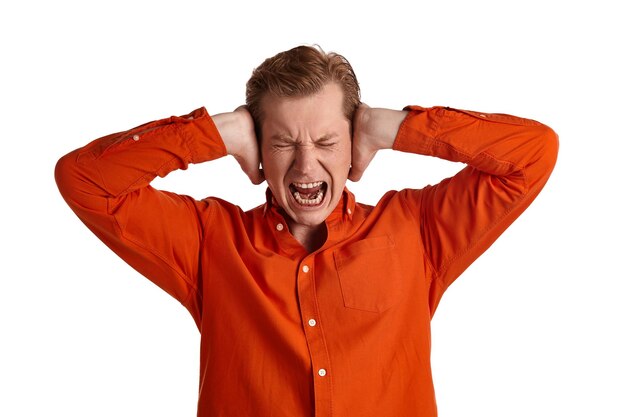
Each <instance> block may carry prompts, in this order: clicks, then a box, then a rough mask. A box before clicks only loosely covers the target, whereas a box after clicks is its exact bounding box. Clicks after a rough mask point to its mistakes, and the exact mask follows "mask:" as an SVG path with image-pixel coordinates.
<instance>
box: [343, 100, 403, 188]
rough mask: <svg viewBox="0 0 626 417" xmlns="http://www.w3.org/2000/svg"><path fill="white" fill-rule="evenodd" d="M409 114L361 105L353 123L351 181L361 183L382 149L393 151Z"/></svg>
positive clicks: (349, 175) (349, 176)
mask: <svg viewBox="0 0 626 417" xmlns="http://www.w3.org/2000/svg"><path fill="white" fill-rule="evenodd" d="M407 114H408V112H406V111H399V110H390V109H381V108H371V107H369V106H368V105H367V104H364V103H361V105H360V106H359V108H358V109H357V110H356V112H355V114H354V119H353V121H352V167H351V168H350V173H349V174H348V179H350V180H351V181H359V180H360V179H361V177H362V176H363V173H364V172H365V169H366V168H367V166H368V165H369V164H370V162H372V159H374V156H375V155H376V152H378V151H379V150H380V149H391V148H392V146H393V142H394V140H395V139H396V135H397V133H398V129H399V128H400V125H401V124H402V121H403V120H404V118H405V117H406V115H407Z"/></svg>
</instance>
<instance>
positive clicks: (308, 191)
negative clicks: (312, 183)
mask: <svg viewBox="0 0 626 417" xmlns="http://www.w3.org/2000/svg"><path fill="white" fill-rule="evenodd" d="M294 188H295V189H296V191H297V192H298V193H299V194H300V196H301V197H302V198H307V199H308V198H311V197H314V196H315V195H316V194H317V193H318V192H319V190H321V189H322V186H321V185H318V186H317V187H313V188H300V187H296V186H294Z"/></svg>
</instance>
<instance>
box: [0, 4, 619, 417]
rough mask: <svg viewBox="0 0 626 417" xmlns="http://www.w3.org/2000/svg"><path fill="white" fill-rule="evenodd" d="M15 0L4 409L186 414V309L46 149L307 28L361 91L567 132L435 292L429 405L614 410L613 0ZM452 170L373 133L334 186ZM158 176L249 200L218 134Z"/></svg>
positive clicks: (474, 412) (194, 366)
mask: <svg viewBox="0 0 626 417" xmlns="http://www.w3.org/2000/svg"><path fill="white" fill-rule="evenodd" d="M8 4H9V2H3V5H2V6H1V7H0V45H1V52H2V53H1V61H2V63H1V64H0V72H1V76H0V87H1V88H0V117H1V124H0V132H1V133H0V136H1V138H2V145H1V149H2V162H1V163H0V170H1V172H0V181H1V188H0V190H1V194H2V197H1V198H2V202H1V204H0V213H1V216H0V222H1V223H0V239H1V244H2V248H1V249H2V251H1V252H0V253H1V255H0V256H1V259H2V264H1V266H2V268H1V270H0V274H1V281H0V338H1V339H0V415H1V416H66V417H70V416H122V417H124V416H194V415H195V407H196V397H197V389H198V344H199V335H198V332H197V330H196V328H195V325H194V323H193V321H192V319H191V317H190V316H189V315H188V313H187V312H186V310H185V309H184V308H183V307H182V306H180V304H178V303H177V302H176V301H174V300H173V299H171V298H169V297H168V296H167V295H166V294H165V293H163V292H162V291H161V290H159V289H158V288H157V287H156V286H154V285H153V284H151V283H150V282H149V281H147V280H146V279H144V278H143V277H141V276H139V275H138V274H137V273H136V272H134V271H133V270H132V269H131V268H129V267H128V266H126V265H125V264H124V263H123V262H122V261H120V260H119V259H117V258H116V256H115V255H113V254H112V253H111V252H109V250H108V249H107V248H106V247H105V246H104V245H103V244H101V243H100V242H99V241H98V240H97V239H96V238H94V237H93V236H92V235H91V233H90V232H89V231H88V230H87V229H86V228H85V227H84V226H83V225H82V224H81V223H80V222H79V221H78V220H77V218H76V217H75V216H74V214H73V213H72V212H71V211H70V210H69V209H68V208H67V207H66V206H65V204H64V202H63V201H62V199H61V197H60V196H59V194H58V192H57V190H56V186H55V184H54V180H53V168H54V164H55V162H56V160H57V159H58V158H59V157H60V156H61V155H63V154H65V153H67V152H69V151H70V150H72V149H74V148H77V147H79V146H82V145H84V144H86V143H87V142H88V141H89V140H91V139H94V138H97V137H100V136H103V135H105V134H108V133H112V132H114V131H120V130H125V129H128V128H130V127H133V126H135V125H139V124H141V123H144V122H147V121H149V120H153V119H158V118H162V117H167V116H170V115H173V114H176V115H179V114H185V113H187V112H189V111H191V110H193V109H195V108H197V107H200V106H206V107H207V109H208V110H209V112H210V113H219V112H224V111H229V110H232V109H234V108H235V107H236V106H238V105H239V104H241V103H242V102H243V100H244V85H245V82H246V81H247V79H248V77H249V75H250V73H251V71H252V69H253V68H254V67H255V66H256V65H258V64H259V63H260V62H261V61H262V60H263V59H264V58H266V57H269V56H271V55H274V54H275V53H277V52H279V51H281V50H284V49H288V48H291V47H293V46H296V45H299V44H312V43H318V44H320V45H321V46H322V47H323V48H324V49H325V50H332V51H337V52H340V53H342V54H344V55H345V56H346V57H347V58H348V59H349V60H350V61H351V63H352V64H353V66H354V68H355V70H356V72H357V76H358V77H359V81H360V83H361V87H362V91H363V100H364V101H365V102H366V103H368V104H370V105H371V106H376V107H392V108H401V107H403V106H404V105H407V104H419V105H422V106H433V105H447V106H452V107H458V108H465V109H472V110H479V111H484V112H499V113H511V114H516V115H519V116H524V117H529V118H533V119H537V120H540V121H542V122H544V123H546V124H548V125H550V126H551V127H553V128H554V129H555V130H556V131H557V133H559V135H560V144H561V150H560V155H559V161H558V164H557V167H556V169H555V171H554V174H553V176H552V178H551V179H550V181H549V182H548V184H547V186H546V188H545V189H544V192H543V194H541V195H540V196H539V197H538V198H537V200H536V202H535V203H534V204H533V205H532V206H531V207H530V209H529V210H528V211H527V212H526V213H524V214H523V215H522V217H521V218H520V219H519V220H518V221H517V222H516V223H515V224H514V225H513V226H512V227H511V228H510V229H509V230H508V231H507V232H506V233H505V234H504V235H503V237H502V238H501V239H500V240H499V241H498V242H497V243H496V244H495V245H494V246H493V247H492V248H491V249H490V250H489V251H488V252H487V253H486V254H485V255H484V256H483V257H481V258H480V259H479V260H478V261H477V262H475V263H474V265H472V266H471V267H470V268H469V269H468V270H467V272H466V273H465V274H464V275H463V276H462V277H461V278H460V279H459V280H458V281H457V282H456V283H455V284H454V285H453V286H452V287H451V288H450V290H449V291H448V292H447V294H446V295H445V296H444V298H443V300H442V302H441V304H440V307H439V310H438V311H437V314H436V315H435V318H434V320H433V335H434V336H433V337H434V340H433V358H432V360H433V371H434V379H435V386H436V391H437V398H438V405H439V411H440V415H441V416H443V417H456V416H481V417H488V416H498V417H501V416H524V417H526V416H551V417H552V416H604V417H612V416H615V417H617V416H620V417H624V416H626V360H625V359H624V354H625V352H626V330H625V327H626V325H625V319H626V302H624V299H625V297H626V284H625V279H626V273H625V272H624V268H623V261H622V260H623V258H624V256H625V254H624V249H625V245H624V236H625V233H626V227H625V222H624V213H625V212H626V210H625V204H624V196H623V193H624V172H623V168H622V159H623V157H622V155H623V153H624V151H625V150H626V146H625V139H626V137H625V136H626V134H625V133H624V130H625V123H624V122H625V121H626V119H625V117H624V110H625V108H624V95H625V93H626V88H625V82H624V74H626V67H625V65H624V58H625V56H624V50H625V46H624V45H625V42H624V40H625V39H626V33H625V32H626V30H624V27H625V26H624V13H623V12H618V8H617V6H616V5H617V4H618V2H617V1H615V2H610V1H606V0H605V1H601V0H600V1H595V2H589V1H586V2H582V1H570V2H565V1H554V2H550V1H548V0H542V1H535V0H532V1H529V0H526V1H523V2H522V1H519V2H506V1H502V0H500V1H495V0H494V1H486V0H474V1H435V0H432V1H430V2H424V1H417V0H413V1H406V2H401V1H395V0H386V1H383V2H371V3H369V4H367V5H366V4H362V2H361V3H357V2H355V3H354V4H349V5H348V4H345V3H344V2H341V1H319V0H316V1H310V2H301V1H295V0H291V1H268V0H264V1H258V2H250V4H246V3H243V2H236V1H231V2H227V1H223V2H219V3H217V2H209V1H204V2H201V1H190V0H185V1H180V0H179V1H170V2H165V1H160V0H153V1H150V2H148V1H141V2H136V1H131V0H125V1H120V0H109V1H107V2H104V1H102V2H89V1H74V2H72V1H68V0H57V1H49V2H48V1H21V2H13V3H12V5H8ZM17 4H19V5H17ZM457 169H459V166H457V165H454V164H450V163H447V162H443V161H438V160H435V159H433V158H425V157H419V156H412V155H405V154H400V153H394V152H391V151H390V152H383V153H381V154H379V155H378V156H377V158H376V160H375V161H374V162H373V165H372V166H371V167H370V169H369V170H368V171H367V172H366V174H365V176H364V178H363V180H362V181H361V182H360V183H357V184H348V185H349V187H350V188H351V189H352V190H353V191H354V192H355V194H356V195H357V198H358V199H359V200H360V201H362V202H365V203H374V202H376V201H377V199H378V198H379V197H380V196H381V195H382V193H383V192H384V191H386V190H388V189H391V188H395V189H400V188H403V187H407V186H411V187H414V188H416V187H422V186H424V185H426V184H427V183H433V182H437V181H439V180H440V179H441V178H443V177H445V176H448V175H451V174H452V173H454V172H455V171H456V170H457ZM156 185H158V186H159V187H161V188H166V189H169V190H173V191H177V192H181V193H187V194H190V195H193V196H194V197H197V198H202V197H204V196H206V195H215V196H220V197H222V198H225V199H227V200H229V201H232V202H235V203H237V204H239V205H241V206H242V207H243V208H245V209H248V208H251V207H253V206H256V205H257V204H259V203H261V202H262V199H263V192H264V188H265V186H257V187H254V186H252V185H251V184H249V183H248V182H247V178H246V177H245V176H244V174H243V173H242V172H241V171H240V170H239V168H238V166H237V164H236V162H235V161H234V159H232V158H230V157H228V158H223V159H221V160H219V161H216V162H213V163H210V164H202V165H198V166H193V167H190V168H189V169H188V170H187V171H185V172H176V173H173V174H172V175H170V176H169V177H168V178H167V179H165V180H158V181H157V182H156ZM400 417H403V416H400Z"/></svg>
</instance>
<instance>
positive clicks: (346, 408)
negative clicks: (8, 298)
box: [56, 47, 558, 417]
mask: <svg viewBox="0 0 626 417" xmlns="http://www.w3.org/2000/svg"><path fill="white" fill-rule="evenodd" d="M359 97H360V95H359V87H358V83H357V80H356V77H355V75H354V73H353V71H352V68H351V67H350V65H349V63H348V62H347V61H346V60H345V59H344V58H343V57H342V56H340V55H336V54H326V53H324V52H322V51H320V50H318V49H316V48H311V47H298V48H294V49H292V50H289V51H286V52H282V53H280V54H278V55H276V56H275V57H272V58H269V59H268V60H266V61H265V62H263V63H262V65H261V66H259V67H258V68H257V69H255V71H254V72H253V74H252V78H251V79H250V80H249V82H248V85H247V107H241V108H239V109H237V110H236V111H234V112H232V113H225V114H218V115H214V116H209V115H208V114H207V112H206V110H204V109H203V108H202V109H198V110H195V111H193V112H192V113H190V114H188V115H186V116H182V117H171V118H169V119H163V120H158V121H155V122H151V123H147V124H145V125H142V126H139V127H136V128H134V129H131V130H128V131H126V132H121V133H116V134H112V135H109V136H106V137H103V138H100V139H97V140H95V141H93V142H91V143H90V144H88V145H87V146H85V147H83V148H81V149H78V150H75V151H73V152H71V153H70V154H68V155H66V156H64V157H63V158H61V160H60V161H59V163H58V164H57V170H56V179H57V183H58V185H59V189H60V190H61V193H62V194H63V197H64V198H65V200H66V201H67V203H68V204H69V205H70V207H71V208H72V210H74V211H75V212H76V214H77V215H78V216H79V217H80V219H81V220H82V221H83V222H85V224H86V225H87V226H88V227H89V228H90V229H91V230H92V231H93V232H94V233H95V234H96V235H97V236H98V237H99V238H100V239H102V240H103V241H104V242H105V243H106V244H107V245H108V246H109V247H110V248H111V249H112V250H114V251H115V252H116V253H117V254H118V255H119V256H120V257H122V258H123V259H124V260H125V261H126V262H128V263H129V264H130V265H132V266H133V267H134V268H136V269H137V270H138V271H139V272H141V273H142V274H143V275H145V276H146V277H148V278H149V279H150V280H152V281H153V282H154V283H156V284H157V285H159V286H160V287H161V288H163V289H164V290H165V291H167V292H168V293H169V294H171V295H172V296H173V297H175V298H176V299H177V300H179V301H180V302H181V303H182V304H183V305H184V306H185V307H186V308H187V309H188V310H189V311H190V313H191V315H192V316H193V318H194V320H195V321H196V324H197V325H198V328H199V330H200V332H201V336H202V338H201V354H200V366H201V369H200V376H201V378H200V393H199V404H198V415H199V416H253V415H254V416H274V417H279V416H285V417H287V416H288V417H293V416H313V415H315V416H318V417H322V416H324V417H326V416H359V417H365V416H377V417H379V416H394V417H396V416H435V415H436V406H435V397H434V392H433V384H432V378H431V370H430V319H431V317H432V314H433V313H434V311H435V309H436V307H437V304H438V302H439V300H440V298H441V296H442V294H443V292H444V291H445V289H446V288H447V287H448V286H449V285H450V284H451V283H452V282H453V281H454V280H455V279H456V278H457V277H458V276H459V275H460V274H461V272H462V271H464V270H465V269H466V268H467V267H468V266H469V265H470V264H471V263H472V262H473V261H474V260H475V259H476V258H477V257H478V256H479V255H480V254H482V253H483V252H484V251H485V250H486V249H487V248H488V247H489V246H490V245H491V244H492V243H493V241H494V240H495V239H496V238H497V237H498V236H499V235H500V234H501V233H502V232H503V231H504V230H505V229H506V228H507V227H508V226H509V225H510V224H511V223H512V222H513V221H514V220H515V218H517V216H519V215H520V214H521V213H522V211H523V210H524V209H525V208H526V207H528V205H529V204H530V203H531V201H532V200H533V199H534V198H535V196H536V195H537V194H538V193H539V191H540V190H541V188H542V187H543V186H544V184H545V183H546V181H547V179H548V176H549V175H550V172H551V171H552V168H553V166H554V163H555V160H556V154H557V148H558V143H557V136H556V135H555V133H554V132H553V131H552V130H551V129H550V128H548V127H546V126H544V125H542V124H540V123H538V122H535V121H532V120H527V119H521V118H518V117H514V116H508V115H502V114H484V113H476V112H471V111H465V110H455V109H450V108H443V107H433V108H421V107H418V106H410V107H408V108H406V110H404V111H395V110H387V109H374V108H369V107H367V106H365V105H362V104H360V99H359ZM389 148H392V149H395V150H398V151H404V152H412V153H416V154H422V155H430V156H435V157H439V158H443V159H447V160H451V161H458V162H463V163H465V164H467V167H466V168H465V169H463V170H461V171H460V172H459V173H458V174H456V175H455V176H454V177H452V178H449V179H446V180H443V181H442V182H441V183H439V184H437V185H435V186H429V187H426V188H424V189H419V190H417V189H416V190H411V189H406V190H402V191H399V192H397V191H390V192H389V193H387V194H386V195H385V196H384V197H383V198H382V199H381V200H380V201H379V202H378V204H377V205H376V206H374V207H372V206H367V205H363V204H359V203H357V202H355V199H354V196H353V195H352V194H351V193H350V192H349V191H348V190H347V189H346V188H345V183H346V180H347V178H351V179H352V180H355V181H356V180H358V179H360V177H361V175H362V174H363V171H364V170H365V169H366V167H367V165H368V164H369V162H370V161H371V159H372V158H373V156H374V154H375V153H376V152H377V151H378V150H379V149H389ZM227 154H231V155H234V156H235V158H236V159H237V160H238V161H239V163H240V165H241V167H242V169H243V170H244V171H245V172H246V174H247V175H248V176H249V177H250V179H251V180H252V182H254V183H255V184H258V183H261V182H262V181H263V180H264V179H265V180H266V181H267V183H268V186H269V187H268V191H267V201H266V202H265V204H263V205H261V206H259V207H257V208H255V209H253V210H250V211H248V212H243V211H242V210H241V209H239V208H238V207H237V206H235V205H233V204H230V203H228V202H225V201H223V200H219V199H216V198H207V199H204V200H202V201H196V200H194V199H192V198H190V197H187V196H182V195H177V194H173V193H169V192H164V191H158V190H155V189H153V188H152V187H150V185H149V183H150V181H151V180H152V179H153V178H155V177H156V176H157V175H159V176H164V175H167V174H168V173H169V172H171V171H173V170H175V169H181V168H183V169H184V168H185V167H186V166H187V164H189V163H201V162H206V161H210V160H213V159H217V158H220V157H222V156H225V155H227ZM260 165H261V166H262V170H261V169H260V168H259V166H260Z"/></svg>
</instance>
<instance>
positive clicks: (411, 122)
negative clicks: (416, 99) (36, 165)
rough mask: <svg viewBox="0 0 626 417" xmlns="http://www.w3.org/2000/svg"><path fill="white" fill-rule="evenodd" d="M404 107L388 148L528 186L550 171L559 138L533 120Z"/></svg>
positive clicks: (543, 180) (554, 159)
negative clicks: (520, 179)
mask: <svg viewBox="0 0 626 417" xmlns="http://www.w3.org/2000/svg"><path fill="white" fill-rule="evenodd" d="M408 109H410V110H411V112H410V113H409V115H408V116H407V117H406V119H405V120H404V121H403V123H402V125H401V127H400V129H399V130H398V134H397V137H396V139H395V142H394V145H393V149H396V150H400V151H404V152H412V153H418V154H422V155H429V156H435V157H438V158H443V159H446V160H449V161H453V162H463V163H465V164H468V165H470V166H472V167H474V168H476V169H478V170H480V171H482V172H484V173H487V174H490V175H496V176H508V175H515V174H516V173H517V174H520V173H523V175H524V176H525V177H526V180H527V181H530V182H537V181H539V182H545V181H546V180H547V177H548V176H549V174H550V172H551V171H552V168H553V167H554V163H555V161H556V155H557V151H558V139H557V138H558V137H557V135H556V134H555V133H554V131H553V130H552V129H550V128H549V127H547V126H545V125H543V124H541V123H539V122H536V121H534V120H529V119H523V118H519V117H515V116H509V115H504V114H488V113H477V112H471V111H465V110H455V109H449V108H443V107H433V108H429V109H424V108H421V107H417V106H411V107H408ZM527 185H529V186H530V185H531V184H527Z"/></svg>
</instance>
